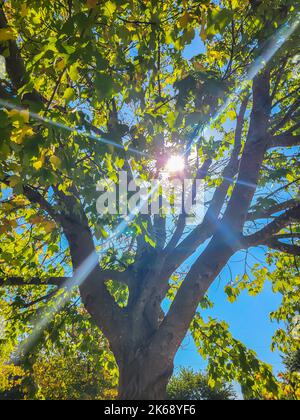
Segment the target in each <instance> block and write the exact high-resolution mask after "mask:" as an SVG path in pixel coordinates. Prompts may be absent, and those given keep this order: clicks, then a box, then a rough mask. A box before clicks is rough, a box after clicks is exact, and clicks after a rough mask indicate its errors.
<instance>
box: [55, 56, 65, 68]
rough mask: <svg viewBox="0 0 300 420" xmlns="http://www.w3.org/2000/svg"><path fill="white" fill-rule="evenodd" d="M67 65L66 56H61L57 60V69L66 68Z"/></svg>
mask: <svg viewBox="0 0 300 420" xmlns="http://www.w3.org/2000/svg"><path fill="white" fill-rule="evenodd" d="M65 67H66V60H65V59H64V58H61V59H59V60H58V61H57V62H56V68H57V70H64V69H65Z"/></svg>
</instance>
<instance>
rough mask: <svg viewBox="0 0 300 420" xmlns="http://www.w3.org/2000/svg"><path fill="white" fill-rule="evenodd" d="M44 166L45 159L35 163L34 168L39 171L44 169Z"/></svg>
mask: <svg viewBox="0 0 300 420" xmlns="http://www.w3.org/2000/svg"><path fill="white" fill-rule="evenodd" d="M43 164H44V158H42V159H40V160H38V161H36V162H34V164H33V167H34V169H36V170H37V171H39V170H40V169H42V166H43Z"/></svg>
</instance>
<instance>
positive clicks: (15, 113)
mask: <svg viewBox="0 0 300 420" xmlns="http://www.w3.org/2000/svg"><path fill="white" fill-rule="evenodd" d="M6 112H7V115H8V116H9V118H12V119H13V118H14V117H17V118H21V119H22V120H23V122H24V123H25V124H28V123H29V110H28V109H22V110H19V109H12V110H11V111H6Z"/></svg>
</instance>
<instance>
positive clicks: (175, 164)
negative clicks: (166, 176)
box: [165, 156, 185, 173]
mask: <svg viewBox="0 0 300 420" xmlns="http://www.w3.org/2000/svg"><path fill="white" fill-rule="evenodd" d="M165 169H166V171H167V172H169V173H176V172H183V171H184V169H185V161H184V158H183V157H182V156H171V157H170V159H169V160H168V162H167V164H166V168H165Z"/></svg>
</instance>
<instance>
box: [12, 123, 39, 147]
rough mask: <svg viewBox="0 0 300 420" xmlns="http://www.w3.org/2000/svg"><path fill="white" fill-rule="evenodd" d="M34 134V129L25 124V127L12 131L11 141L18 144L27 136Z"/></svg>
mask: <svg viewBox="0 0 300 420" xmlns="http://www.w3.org/2000/svg"><path fill="white" fill-rule="evenodd" d="M33 134H34V133H33V129H32V128H31V127H29V126H28V125H25V126H24V127H23V128H21V129H18V130H15V131H14V132H12V134H11V141H13V142H14V143H17V144H22V143H23V140H24V138H25V137H30V136H32V135H33Z"/></svg>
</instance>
